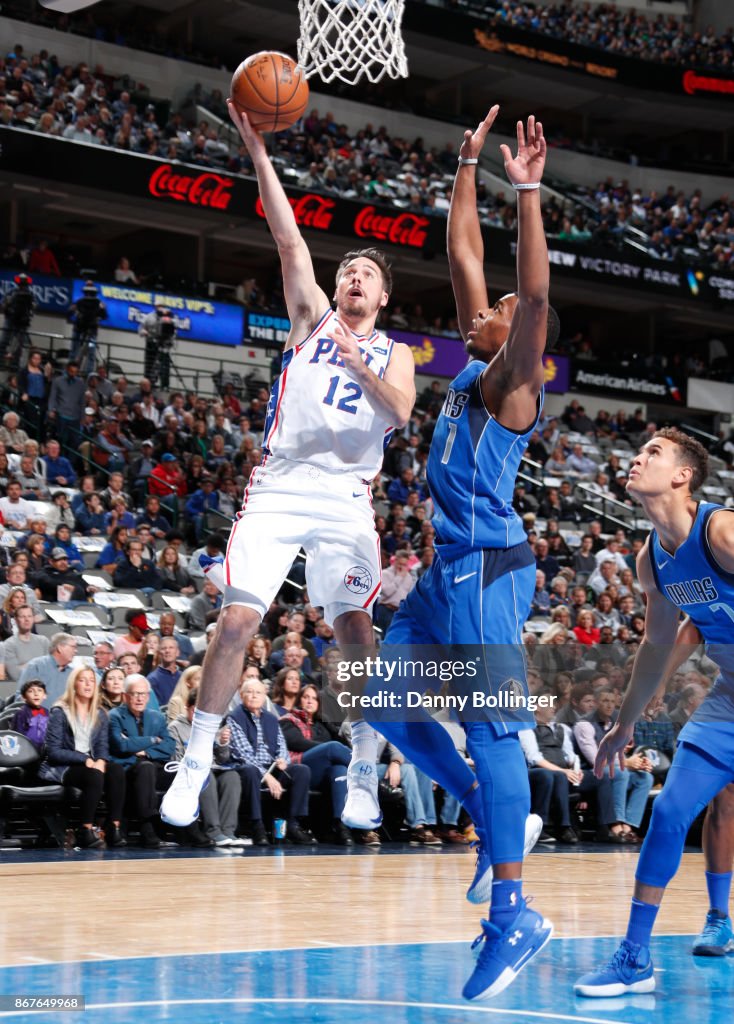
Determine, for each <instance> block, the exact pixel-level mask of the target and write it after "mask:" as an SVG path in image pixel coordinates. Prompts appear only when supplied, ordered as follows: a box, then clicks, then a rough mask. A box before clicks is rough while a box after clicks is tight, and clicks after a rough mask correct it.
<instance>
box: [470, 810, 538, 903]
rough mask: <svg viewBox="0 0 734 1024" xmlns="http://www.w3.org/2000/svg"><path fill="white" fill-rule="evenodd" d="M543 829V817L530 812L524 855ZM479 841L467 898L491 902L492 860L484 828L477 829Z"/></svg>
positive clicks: (472, 900)
mask: <svg viewBox="0 0 734 1024" xmlns="http://www.w3.org/2000/svg"><path fill="white" fill-rule="evenodd" d="M542 831H543V819H542V818H541V817H540V816H539V815H537V814H528V816H527V818H526V819H525V848H524V850H523V857H527V855H528V854H529V853H530V851H531V850H532V848H533V847H534V846H535V844H536V843H537V842H538V836H539V835H540V833H541V832H542ZM477 835H478V836H479V842H474V843H472V848H473V849H476V853H477V866H476V870H475V871H474V880H473V881H472V884H471V885H470V886H469V888H468V889H467V891H466V898H467V899H468V900H469V902H470V903H489V902H490V900H491V898H492V875H493V872H492V862H491V861H490V859H489V850H488V848H487V843H486V840H485V839H484V835H485V832H484V830H483V829H477Z"/></svg>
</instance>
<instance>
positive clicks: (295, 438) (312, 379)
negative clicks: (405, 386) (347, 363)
mask: <svg viewBox="0 0 734 1024" xmlns="http://www.w3.org/2000/svg"><path fill="white" fill-rule="evenodd" d="M337 322H338V318H337V315H336V313H335V312H334V311H333V310H331V309H330V310H329V311H328V313H326V314H325V315H324V316H323V317H322V318H321V320H320V321H319V323H318V324H317V325H316V327H315V328H314V330H313V331H312V332H311V334H309V336H308V337H307V338H306V340H305V341H302V342H301V343H300V344H299V345H295V346H294V347H293V348H291V349H289V350H288V351H287V352H285V353H284V355H283V366H282V369H281V372H280V376H279V377H278V379H277V380H276V382H275V384H274V385H273V389H272V391H271V393H270V403H269V405H268V415H267V418H266V420H265V430H264V434H263V448H264V449H265V451H266V452H269V453H270V454H271V455H273V456H276V457H279V458H283V459H289V460H291V461H292V462H306V463H310V464H311V465H314V466H318V467H320V468H321V469H326V470H331V471H335V472H340V471H341V472H344V473H353V474H355V475H356V476H357V477H359V479H360V480H371V479H372V478H373V477H374V476H375V475H376V474H377V473H378V472H379V470H380V467H381V466H382V457H383V453H384V451H385V447H386V446H387V443H388V441H389V440H390V436H391V434H392V431H393V424H391V423H388V422H387V421H386V420H384V419H383V418H382V417H381V416H380V415H379V414H378V413H377V412H375V410H374V409H373V408H372V406H371V405H370V403H369V402H368V401H367V398H366V397H365V395H364V394H363V393H362V388H361V387H360V386H359V384H358V383H357V382H356V381H355V380H352V378H351V377H350V375H349V372H348V371H347V370H346V368H345V367H344V364H343V362H342V361H341V359H340V357H339V349H338V347H337V344H336V342H335V341H333V339H332V338H330V337H329V331H331V330H332V329H333V326H334V324H335V323H337ZM354 337H355V338H356V340H357V344H358V345H359V348H360V351H361V352H362V357H363V359H364V361H365V363H366V364H367V366H368V367H369V369H370V370H371V371H372V372H373V373H375V374H377V376H378V377H379V378H380V379H382V378H383V377H384V375H385V371H386V370H387V366H388V363H389V362H390V355H391V353H392V349H393V344H394V342H392V341H391V340H390V339H389V338H386V337H385V335H384V334H381V333H380V332H379V331H373V332H372V334H371V336H370V337H369V338H364V337H359V336H358V335H354Z"/></svg>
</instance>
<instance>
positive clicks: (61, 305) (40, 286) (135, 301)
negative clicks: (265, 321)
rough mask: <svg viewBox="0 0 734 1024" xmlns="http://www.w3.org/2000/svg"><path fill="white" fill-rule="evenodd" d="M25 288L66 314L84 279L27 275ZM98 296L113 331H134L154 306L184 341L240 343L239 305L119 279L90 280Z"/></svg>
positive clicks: (3, 284) (43, 308) (8, 287)
mask: <svg viewBox="0 0 734 1024" xmlns="http://www.w3.org/2000/svg"><path fill="white" fill-rule="evenodd" d="M16 276H17V272H16V271H14V270H2V271H0V298H4V297H5V296H6V295H7V294H8V293H9V292H11V291H13V289H14V288H16V287H17V286H16V284H15V277H16ZM31 280H32V283H31V292H32V294H33V298H34V299H35V300H36V302H37V304H38V309H39V311H40V312H41V313H62V314H66V313H67V311H68V309H69V306H70V305H71V304H72V303H73V302H77V301H78V300H79V299H80V298H81V297H82V289H83V288H84V285H85V283H86V282H85V281H84V280H82V279H81V278H70V277H48V276H46V275H43V274H32V275H31ZM95 284H96V285H97V288H98V289H99V297H100V299H101V300H102V302H104V304H105V306H106V307H107V313H108V317H107V319H106V320H103V321H102V327H107V328H112V329H113V330H117V331H137V329H138V326H139V324H140V323H141V321H142V320H143V318H144V317H146V316H147V315H148V313H150V312H152V310H154V309H155V307H156V306H165V307H166V308H167V309H170V311H171V313H172V314H173V319H174V320H175V322H176V331H177V333H178V337H179V338H181V339H183V340H186V339H188V340H190V341H208V342H215V343H216V344H218V345H240V344H241V343H242V337H243V311H242V308H241V307H240V306H234V305H229V304H227V303H225V302H211V301H210V300H208V299H200V298H192V297H189V296H185V295H170V294H168V293H167V292H154V291H147V290H146V289H144V288H130V287H127V286H125V285H120V284H104V283H103V282H100V281H95Z"/></svg>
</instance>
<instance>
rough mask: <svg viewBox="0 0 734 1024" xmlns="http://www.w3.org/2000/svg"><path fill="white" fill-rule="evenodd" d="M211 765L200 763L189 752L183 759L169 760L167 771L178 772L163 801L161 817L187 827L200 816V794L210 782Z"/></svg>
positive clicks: (169, 822) (171, 823) (167, 821)
mask: <svg viewBox="0 0 734 1024" xmlns="http://www.w3.org/2000/svg"><path fill="white" fill-rule="evenodd" d="M210 769H211V765H209V764H200V763H199V762H198V761H195V760H194V759H193V758H192V757H189V755H188V754H186V755H185V756H184V759H183V761H169V762H168V764H167V765H166V771H167V772H176V778H175V779H174V780H173V782H172V783H171V785H170V787H169V789H168V792H167V793H166V794H165V796H164V797H163V800H162V801H161V818H162V819H163V821H165V822H166V823H167V824H168V825H177V826H178V827H179V828H185V827H186V825H190V824H191V823H192V822H194V821H196V819H197V818H198V817H199V794H200V793H201V791H202V789H205V788H206V786H207V785H208V783H209V772H210Z"/></svg>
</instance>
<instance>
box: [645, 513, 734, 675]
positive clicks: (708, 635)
mask: <svg viewBox="0 0 734 1024" xmlns="http://www.w3.org/2000/svg"><path fill="white" fill-rule="evenodd" d="M722 507H723V506H721V505H714V504H712V503H711V502H706V501H702V502H700V503H699V506H698V511H697V512H696V518H695V520H694V522H693V526H692V527H691V532H690V533H689V534H688V536H687V537H686V539H685V540H684V542H683V543H682V544H681V545H680V547H679V548H678V550H677V551H676V552H675V554H674V555H671V554H670V553H669V552H667V551H666V550H665V548H664V547H663V546H662V545H661V543H660V540H659V538H658V535H657V531H656V530H653V531H652V533H651V534H650V542H649V553H650V563H651V565H652V572H653V576H654V577H655V583H656V585H657V588H658V590H659V591H660V593H661V594H662V595H663V597H665V598H667V599H668V601H670V602H671V603H672V604H674V605H675V606H676V608H680V610H681V612H683V613H684V614H686V615H688V616H690V619H691V622H693V624H694V625H695V626H696V627H697V628H698V630H699V632H700V633H701V636H702V637H703V638H704V640H705V642H706V653H707V654H708V656H709V657H710V658H711V660H712V661H715V662H716V664H717V665H718V666H719V668H720V669H721V671H722V674H723V676H724V680H725V681H726V682H728V684H729V689H730V691H731V692H732V694H734V574H732V573H728V572H726V571H725V570H724V569H722V568H721V566H719V565H718V563H717V562H716V559H715V558H714V556H713V554H712V553H711V548H710V546H709V542H708V526H709V522H710V519H711V516H712V515H713V513H714V512H716V511H718V510H719V509H721V508H722ZM724 511H725V512H726V513H727V514H728V515H732V514H734V512H732V510H730V509H725V510H724Z"/></svg>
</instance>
